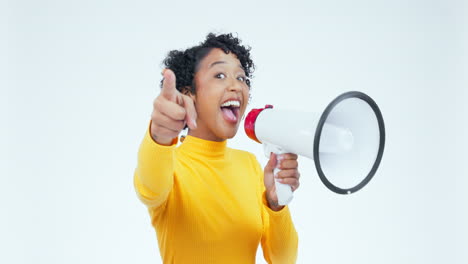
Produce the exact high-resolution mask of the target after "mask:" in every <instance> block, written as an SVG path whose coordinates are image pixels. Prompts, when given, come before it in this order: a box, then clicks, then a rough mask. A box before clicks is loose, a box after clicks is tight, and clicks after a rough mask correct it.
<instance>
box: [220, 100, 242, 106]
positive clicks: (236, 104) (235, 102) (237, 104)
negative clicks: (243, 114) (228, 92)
mask: <svg viewBox="0 0 468 264" xmlns="http://www.w3.org/2000/svg"><path fill="white" fill-rule="evenodd" d="M229 106H234V107H240V102H239V101H227V102H225V103H224V104H222V105H221V107H229Z"/></svg>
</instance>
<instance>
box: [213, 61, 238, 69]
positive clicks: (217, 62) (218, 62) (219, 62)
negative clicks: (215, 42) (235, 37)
mask: <svg viewBox="0 0 468 264" xmlns="http://www.w3.org/2000/svg"><path fill="white" fill-rule="evenodd" d="M226 63H227V62H225V61H215V62H213V63H211V64H210V66H209V67H208V69H209V68H211V67H213V66H215V65H217V64H226ZM237 66H239V68H241V69H242V70H244V68H242V65H240V64H239V65H237Z"/></svg>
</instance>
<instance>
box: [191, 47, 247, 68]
mask: <svg viewBox="0 0 468 264" xmlns="http://www.w3.org/2000/svg"><path fill="white" fill-rule="evenodd" d="M217 62H223V63H220V64H224V65H228V66H234V67H241V63H240V61H239V60H238V59H237V56H236V55H235V54H234V53H232V52H229V53H228V54H226V53H224V51H223V50H221V49H219V48H214V49H212V50H211V51H210V52H209V53H208V55H206V57H205V58H203V60H202V61H201V62H200V70H202V69H203V70H208V69H209V68H211V66H212V65H213V63H217ZM241 68H242V67H241Z"/></svg>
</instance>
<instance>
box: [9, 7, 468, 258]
mask: <svg viewBox="0 0 468 264" xmlns="http://www.w3.org/2000/svg"><path fill="white" fill-rule="evenodd" d="M466 8H467V5H466V3H463V0H460V1H450V0H426V1H422V0H421V1H419V0H415V1H408V0H392V1H390V0H389V1H371V0H368V1H366V0H357V1H339V0H332V1H281V2H280V3H273V2H272V1H263V2H260V1H257V2H254V1H252V2H249V1H246V2H243V1H228V2H220V1H205V0H200V1H192V2H190V3H184V2H182V1H164V2H163V1H143V0H134V1H110V0H107V1H51V0H50V1H32V0H17V1H9V2H2V3H1V6H0V10H1V11H0V12H1V13H3V14H2V16H0V17H1V22H2V23H0V24H1V27H0V30H2V34H1V39H0V40H1V41H0V43H1V44H0V48H1V50H2V53H0V55H1V56H0V58H1V59H0V61H1V62H0V67H2V68H0V69H1V72H2V75H0V76H3V77H1V80H0V86H1V94H0V95H1V96H0V110H1V114H0V117H1V123H0V126H1V130H0V133H1V134H0V143H1V145H0V158H1V164H0V173H1V174H0V177H1V178H0V180H1V182H0V206H1V207H0V208H1V210H0V252H1V253H0V263H160V257H159V251H158V248H157V243H156V236H155V232H154V230H153V229H152V227H151V225H150V221H149V216H148V214H147V212H146V209H145V207H144V206H143V205H142V204H141V203H140V202H139V201H138V200H137V198H136V196H135V193H134V190H133V185H132V176H133V170H134V167H135V165H136V152H137V149H138V145H139V143H140V141H141V139H142V136H143V134H144V132H145V129H146V128H147V124H148V120H149V116H150V113H151V108H152V100H153V99H154V98H155V97H156V96H157V94H158V92H159V88H158V83H159V81H160V74H159V73H160V71H161V69H162V68H161V61H162V59H163V58H164V56H165V55H166V53H167V52H168V51H169V50H171V49H181V48H186V47H188V46H191V45H194V44H197V43H198V42H200V41H202V40H203V39H204V37H205V35H206V34H207V33H208V32H210V31H214V32H237V33H238V34H239V37H240V38H241V39H243V41H244V43H245V44H248V45H250V46H252V54H253V57H254V61H255V63H256V64H257V71H256V73H255V78H254V80H253V91H252V101H251V104H250V107H249V109H250V108H255V107H260V106H263V105H265V104H266V103H271V104H274V105H275V106H276V107H278V108H285V109H300V110H305V111H307V110H309V111H311V110H312V109H317V110H320V109H323V108H324V107H325V106H326V105H327V103H328V102H329V101H330V100H332V99H333V98H334V97H335V96H337V95H338V94H340V93H342V92H345V91H349V90H360V91H363V92H366V93H368V94H369V95H370V96H372V97H373V98H374V99H375V100H376V101H377V103H378V104H379V106H380V108H381V110H382V113H383V115H384V118H385V122H386V128H387V145H386V149H385V154H384V158H383V161H382V164H381V168H380V170H379V171H378V172H377V175H376V176H375V178H374V180H373V181H372V182H371V183H370V184H369V185H368V186H367V187H366V188H365V189H363V190H362V191H360V192H358V193H356V194H353V195H351V196H340V195H336V194H334V193H331V192H330V191H328V190H327V189H326V188H325V186H323V185H322V183H321V182H320V180H319V178H318V176H317V174H316V172H315V169H314V165H313V162H312V161H310V160H307V159H305V158H301V159H300V171H301V174H302V178H301V180H302V185H301V187H300V189H299V190H298V191H297V192H296V197H295V199H294V201H293V202H292V204H291V211H292V216H293V219H294V222H295V224H296V228H297V230H298V233H299V236H300V245H299V257H298V263H343V262H346V263H363V264H364V263H369V264H370V263H389V264H390V263H392V264H393V263H425V264H426V263H456V264H462V263H468V251H467V250H466V249H467V248H468V224H467V223H468V192H467V191H466V188H467V187H468V179H467V177H468V173H467V172H468V169H467V168H466V167H465V164H464V163H467V162H468V159H467V156H468V155H467V153H466V149H468V144H467V140H466V138H465V135H466V134H467V132H468V131H467V130H468V124H467V123H468V122H467V120H468V118H467V106H466V104H465V101H466V100H467V99H468V95H467V91H466V90H467V84H468V82H467V78H466V75H467V70H466V62H467V55H466V52H467V48H466V47H468V43H467V33H466V32H467V25H468V24H467V20H466V17H467V16H468V12H467V9H466ZM229 145H230V146H232V147H235V148H240V149H245V150H248V151H251V152H253V153H255V154H257V157H258V159H259V160H260V161H261V163H262V164H265V162H266V159H265V158H264V157H263V155H262V150H261V146H260V145H259V144H256V143H255V142H253V141H250V140H249V139H247V138H246V136H245V135H244V132H243V131H242V130H240V131H239V133H238V135H237V137H236V138H235V139H233V140H232V141H230V142H229ZM257 259H258V262H259V263H264V262H263V258H262V256H261V254H259V255H258V257H257Z"/></svg>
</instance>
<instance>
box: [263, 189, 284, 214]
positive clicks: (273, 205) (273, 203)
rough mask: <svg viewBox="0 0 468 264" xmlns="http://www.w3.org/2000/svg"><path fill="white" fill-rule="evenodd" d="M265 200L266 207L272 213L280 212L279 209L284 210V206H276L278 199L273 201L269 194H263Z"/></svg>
mask: <svg viewBox="0 0 468 264" xmlns="http://www.w3.org/2000/svg"><path fill="white" fill-rule="evenodd" d="M265 198H266V202H267V205H268V207H269V208H270V209H271V210H272V211H275V212H277V211H280V210H281V209H283V208H284V205H279V204H278V199H276V200H275V199H273V198H271V195H269V192H265Z"/></svg>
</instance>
